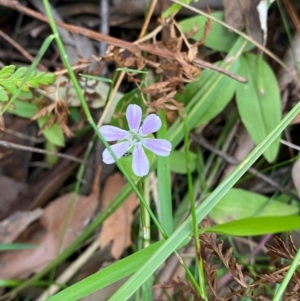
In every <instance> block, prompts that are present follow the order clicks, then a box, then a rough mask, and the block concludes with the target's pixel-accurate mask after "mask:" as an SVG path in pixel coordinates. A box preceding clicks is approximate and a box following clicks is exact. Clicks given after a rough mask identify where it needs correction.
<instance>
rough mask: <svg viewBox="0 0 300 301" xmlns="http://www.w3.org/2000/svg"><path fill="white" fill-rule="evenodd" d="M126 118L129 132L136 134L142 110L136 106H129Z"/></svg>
mask: <svg viewBox="0 0 300 301" xmlns="http://www.w3.org/2000/svg"><path fill="white" fill-rule="evenodd" d="M126 118H127V122H128V126H129V128H130V130H131V131H132V132H134V133H137V131H138V129H139V128H140V124H141V121H142V109H141V107H140V106H138V105H129V106H128V107H127V110H126Z"/></svg>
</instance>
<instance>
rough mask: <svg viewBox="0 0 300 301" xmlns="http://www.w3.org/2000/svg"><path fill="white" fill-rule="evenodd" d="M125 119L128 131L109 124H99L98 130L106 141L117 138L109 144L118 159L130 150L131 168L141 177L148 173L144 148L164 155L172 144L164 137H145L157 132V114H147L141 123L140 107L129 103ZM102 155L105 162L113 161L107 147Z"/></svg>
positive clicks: (168, 151) (158, 127) (159, 124)
mask: <svg viewBox="0 0 300 301" xmlns="http://www.w3.org/2000/svg"><path fill="white" fill-rule="evenodd" d="M126 119H127V122H128V126H129V131H125V130H123V129H120V128H118V127H116V126H111V125H104V126H101V127H100V128H99V130H100V133H101V134H102V135H103V137H104V139H105V140H106V141H116V140H118V143H116V144H114V145H112V146H111V149H112V151H113V152H114V154H115V156H116V157H117V158H118V159H119V158H121V157H122V156H125V155H126V154H128V152H129V151H130V152H132V155H133V158H132V170H133V172H134V173H135V174H136V175H137V176H139V177H143V176H145V175H147V174H148V173H149V169H150V166H149V165H150V164H149V160H148V158H147V156H146V154H145V151H144V148H146V149H148V150H150V151H152V152H153V153H155V154H156V155H158V156H163V157H165V156H168V155H169V154H170V151H171V149H172V145H171V143H170V142H169V141H167V140H165V139H155V138H147V136H148V135H149V134H152V133H154V132H157V131H158V130H159V129H160V127H161V120H160V118H159V117H158V116H157V115H155V114H150V115H148V116H147V117H146V119H145V120H144V122H143V124H142V125H141V120H142V109H141V108H140V107H139V106H138V105H129V106H128V107H127V110H126ZM140 125H141V126H140ZM102 157H103V162H105V163H106V164H111V163H114V162H115V160H114V158H113V157H112V155H111V154H110V152H109V151H108V149H105V150H104V152H103V154H102Z"/></svg>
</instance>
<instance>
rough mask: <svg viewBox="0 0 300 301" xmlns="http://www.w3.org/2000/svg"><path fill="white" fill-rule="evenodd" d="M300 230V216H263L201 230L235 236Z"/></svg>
mask: <svg viewBox="0 0 300 301" xmlns="http://www.w3.org/2000/svg"><path fill="white" fill-rule="evenodd" d="M299 228H300V216H299V215H288V216H262V217H252V218H244V219H239V220H236V221H231V222H228V223H224V224H220V225H216V226H214V227H210V228H206V229H201V232H202V233H204V232H209V233H217V234H223V235H233V236H255V235H264V234H272V233H281V232H288V231H293V230H297V229H299Z"/></svg>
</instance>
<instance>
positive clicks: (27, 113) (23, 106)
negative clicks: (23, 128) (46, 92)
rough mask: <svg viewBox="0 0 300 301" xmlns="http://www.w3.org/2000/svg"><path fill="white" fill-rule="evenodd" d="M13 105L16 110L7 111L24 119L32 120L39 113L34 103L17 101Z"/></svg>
mask: <svg viewBox="0 0 300 301" xmlns="http://www.w3.org/2000/svg"><path fill="white" fill-rule="evenodd" d="M13 105H14V109H8V110H7V111H8V112H9V113H11V114H14V115H17V116H19V117H22V118H32V117H33V116H34V115H35V114H36V113H37V112H38V107H37V106H36V105H35V104H34V103H29V102H26V101H22V100H18V99H16V100H15V101H14V103H13Z"/></svg>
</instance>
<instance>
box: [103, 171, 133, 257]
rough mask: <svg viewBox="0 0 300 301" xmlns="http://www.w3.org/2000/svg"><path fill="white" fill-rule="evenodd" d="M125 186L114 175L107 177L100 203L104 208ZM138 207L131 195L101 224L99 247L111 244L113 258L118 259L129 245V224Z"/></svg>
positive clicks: (117, 175) (121, 178) (122, 180)
mask: <svg viewBox="0 0 300 301" xmlns="http://www.w3.org/2000/svg"><path fill="white" fill-rule="evenodd" d="M124 185H125V180H124V178H123V177H122V176H121V175H120V174H118V173H116V174H114V175H112V176H111V177H109V178H108V179H107V181H106V183H105V186H104V189H103V194H102V198H101V203H102V205H103V206H104V207H106V206H108V205H109V203H110V202H111V201H112V200H113V198H114V197H115V196H116V195H117V194H118V192H119V191H120V190H121V189H122V188H123V186H124ZM137 205H138V199H137V197H136V195H135V194H134V193H132V194H131V195H130V196H129V198H128V199H127V200H126V202H125V203H124V204H123V205H122V206H121V207H119V208H118V209H117V210H116V211H115V212H114V213H113V214H112V215H111V216H110V217H109V218H108V219H106V220H105V222H104V223H103V226H102V229H101V234H100V246H101V248H104V247H105V246H107V245H108V244H109V243H112V248H111V253H112V256H113V257H114V258H116V259H117V258H120V256H121V255H122V253H123V252H124V249H126V248H127V247H128V246H130V245H131V223H132V219H133V211H134V210H135V208H136V207H137Z"/></svg>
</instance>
